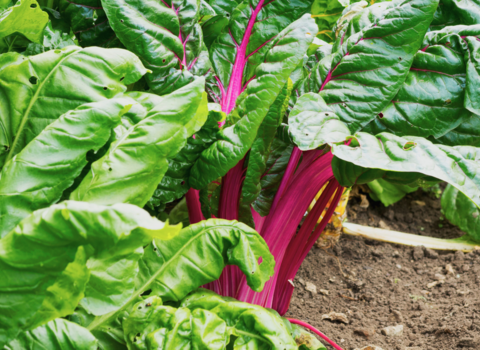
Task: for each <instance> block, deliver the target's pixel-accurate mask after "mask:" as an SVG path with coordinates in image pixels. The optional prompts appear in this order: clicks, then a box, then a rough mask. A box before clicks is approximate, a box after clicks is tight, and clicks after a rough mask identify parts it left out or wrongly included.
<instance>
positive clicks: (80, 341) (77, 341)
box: [4, 318, 98, 350]
mask: <svg viewBox="0 0 480 350" xmlns="http://www.w3.org/2000/svg"><path fill="white" fill-rule="evenodd" d="M97 343H98V342H97V339H95V337H94V336H93V335H92V334H91V333H90V332H89V331H88V330H86V329H85V328H83V327H81V326H79V325H77V324H75V323H72V322H68V321H66V320H63V319H61V318H58V319H56V320H54V321H50V322H48V323H47V324H46V325H44V326H41V327H38V328H35V329H34V330H32V331H28V332H23V333H21V334H20V335H19V336H18V337H17V338H16V339H15V340H13V341H12V342H10V343H9V344H8V345H6V346H5V348H4V349H5V350H97V349H98V345H97Z"/></svg>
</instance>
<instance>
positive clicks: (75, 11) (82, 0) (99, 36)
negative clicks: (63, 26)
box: [58, 0, 123, 47]
mask: <svg viewBox="0 0 480 350" xmlns="http://www.w3.org/2000/svg"><path fill="white" fill-rule="evenodd" d="M58 10H59V12H60V13H61V16H62V18H64V19H65V20H66V21H67V22H68V24H69V26H70V27H71V28H72V32H73V33H75V36H76V37H77V39H78V43H79V44H80V45H81V46H82V47H88V46H100V47H123V45H122V43H121V42H120V41H119V40H118V38H117V36H116V35H115V32H114V31H113V29H112V28H111V26H110V23H109V21H108V18H107V15H106V14H105V11H104V10H103V7H102V2H101V0H75V1H74V2H72V1H69V0H59V2H58Z"/></svg>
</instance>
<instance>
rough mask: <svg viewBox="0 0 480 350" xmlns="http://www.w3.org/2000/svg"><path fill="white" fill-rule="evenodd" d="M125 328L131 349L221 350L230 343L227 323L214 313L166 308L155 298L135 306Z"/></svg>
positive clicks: (125, 322)
mask: <svg viewBox="0 0 480 350" xmlns="http://www.w3.org/2000/svg"><path fill="white" fill-rule="evenodd" d="M123 327H124V330H125V339H126V340H127V345H128V348H129V349H130V350H137V349H138V350H142V349H152V350H153V349H158V348H164V349H208V350H222V349H225V347H226V345H227V344H228V341H229V334H228V329H227V325H226V323H225V321H223V320H222V319H221V318H220V317H218V316H217V315H215V314H214V313H212V312H210V311H207V310H202V309H197V310H195V311H193V312H192V311H190V310H189V309H187V308H183V307H180V308H178V309H176V308H173V307H171V306H164V305H162V299H161V298H159V297H156V296H153V297H150V298H147V299H145V301H141V302H139V303H137V304H135V306H134V307H133V309H132V312H131V313H130V315H129V316H128V317H127V319H126V320H125V321H124V325H123Z"/></svg>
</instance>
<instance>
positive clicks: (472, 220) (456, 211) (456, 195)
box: [442, 185, 480, 243]
mask: <svg viewBox="0 0 480 350" xmlns="http://www.w3.org/2000/svg"><path fill="white" fill-rule="evenodd" d="M442 212H443V213H444V215H445V217H446V218H447V219H448V221H450V222H451V223H452V224H454V225H455V226H458V227H459V228H460V229H461V230H462V231H463V232H465V233H466V236H463V237H462V238H461V239H467V240H469V241H472V242H475V243H480V217H479V216H480V209H478V207H477V206H476V205H475V203H473V202H472V201H471V200H470V199H469V198H468V197H467V196H465V195H464V194H463V193H462V192H460V191H459V190H458V189H456V188H455V187H453V186H452V185H447V187H446V188H445V190H444V191H443V194H442Z"/></svg>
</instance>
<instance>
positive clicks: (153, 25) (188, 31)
mask: <svg viewBox="0 0 480 350" xmlns="http://www.w3.org/2000/svg"><path fill="white" fill-rule="evenodd" d="M102 4H103V7H104V9H105V11H106V13H107V16H108V19H109V23H110V25H111V26H112V28H113V30H114V31H115V33H116V34H117V36H118V38H119V39H120V41H121V42H122V43H123V44H124V45H125V47H127V48H128V49H129V50H130V51H132V52H133V53H135V54H136V55H138V56H139V57H140V58H141V60H142V61H143V62H144V64H145V66H146V67H147V68H148V69H150V70H151V71H152V74H151V75H148V76H146V79H147V83H148V85H149V86H150V89H151V90H152V91H153V92H154V93H156V94H159V95H165V94H168V93H170V92H172V91H174V90H176V89H178V88H181V87H183V86H185V85H187V84H188V83H191V82H192V81H193V80H194V79H195V77H194V74H192V72H191V70H192V69H193V68H194V66H195V65H196V64H197V61H199V63H201V64H202V66H203V67H202V69H201V72H196V75H204V74H206V73H207V71H208V69H209V68H210V65H209V63H206V62H205V60H202V59H199V58H200V56H201V53H202V49H203V34H202V29H201V27H200V25H199V24H198V23H197V21H198V16H199V1H196V0H185V1H183V0H169V1H153V0H149V1H145V0H103V1H102ZM207 57H208V56H207ZM207 60H208V59H207Z"/></svg>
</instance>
